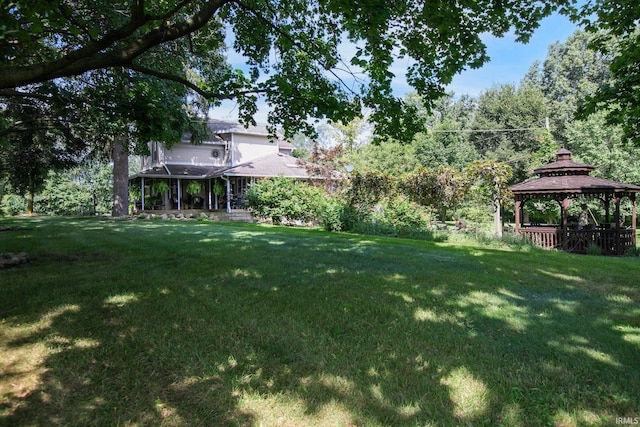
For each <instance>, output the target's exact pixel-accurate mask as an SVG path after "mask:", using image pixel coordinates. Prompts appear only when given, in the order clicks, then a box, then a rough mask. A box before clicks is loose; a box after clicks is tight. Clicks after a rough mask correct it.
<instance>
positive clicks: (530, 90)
mask: <svg viewBox="0 0 640 427" xmlns="http://www.w3.org/2000/svg"><path fill="white" fill-rule="evenodd" d="M548 114H549V107H548V104H547V101H546V99H545V97H544V96H543V94H542V91H541V90H540V88H537V87H535V86H533V85H529V84H522V85H520V86H519V87H517V88H516V87H515V86H514V85H511V84H505V85H501V86H495V87H493V88H491V89H488V90H486V91H485V92H483V93H482V94H481V95H480V98H479V99H478V110H477V112H476V115H475V118H474V122H473V127H474V130H476V131H475V132H473V133H472V134H471V136H470V138H471V142H472V143H473V144H474V145H475V147H476V149H477V151H478V153H479V155H480V157H481V158H485V159H493V160H496V161H502V162H506V161H508V162H510V163H511V164H512V168H513V169H514V179H516V180H523V179H525V178H526V177H527V176H528V174H529V171H530V169H531V160H532V158H533V153H535V152H537V151H538V150H539V149H540V148H541V140H542V139H543V138H544V137H545V135H546V134H547V131H546V130H545V129H544V125H545V118H546V117H547V116H548ZM480 130H481V131H480Z"/></svg>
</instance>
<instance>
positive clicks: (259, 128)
mask: <svg viewBox="0 0 640 427" xmlns="http://www.w3.org/2000/svg"><path fill="white" fill-rule="evenodd" d="M207 126H208V127H209V130H210V131H211V136H210V137H209V138H208V139H207V140H206V141H203V143H204V144H206V143H212V142H213V143H221V142H224V141H225V139H224V138H223V137H222V135H228V134H237V135H260V136H264V137H269V136H270V134H269V131H268V130H267V125H266V124H262V123H258V124H256V125H255V126H247V127H245V126H244V125H241V124H240V123H237V122H230V121H226V120H216V119H209V120H208V121H207ZM182 141H183V142H188V141H191V132H185V134H184V135H183V136H182Z"/></svg>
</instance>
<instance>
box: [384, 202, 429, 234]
mask: <svg viewBox="0 0 640 427" xmlns="http://www.w3.org/2000/svg"><path fill="white" fill-rule="evenodd" d="M372 220H373V222H374V223H377V224H379V225H380V226H382V229H385V228H386V229H390V230H393V231H394V233H395V234H397V235H402V236H412V235H416V234H421V233H424V232H428V231H430V229H429V228H430V227H429V225H430V223H431V215H430V213H429V212H427V210H426V209H425V208H424V207H423V206H420V205H418V204H417V203H415V202H411V201H410V200H409V199H408V197H406V196H396V197H391V198H385V199H383V200H382V201H381V202H380V204H379V205H378V206H377V207H376V209H375V210H374V212H373V215H372Z"/></svg>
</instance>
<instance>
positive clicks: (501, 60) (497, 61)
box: [210, 15, 576, 123]
mask: <svg viewBox="0 0 640 427" xmlns="http://www.w3.org/2000/svg"><path fill="white" fill-rule="evenodd" d="M575 30H576V26H575V25H574V24H572V23H571V22H570V21H569V20H568V19H567V18H566V17H564V16H560V15H553V16H550V17H548V18H545V19H544V20H542V21H541V23H540V27H539V28H537V29H536V31H535V32H534V34H533V36H532V37H531V39H530V40H529V43H527V44H522V43H517V42H516V41H515V36H514V35H513V34H508V35H506V36H505V37H503V38H496V37H493V36H486V37H483V41H484V42H485V43H486V45H487V53H488V55H489V57H490V58H491V60H490V61H489V62H488V63H486V64H485V65H484V66H483V67H482V68H479V69H476V70H465V71H463V72H461V73H460V74H459V75H457V76H456V77H454V79H453V81H452V83H451V84H450V85H449V86H448V88H447V89H448V90H449V91H451V92H454V93H455V95H456V96H460V95H470V96H473V97H476V96H478V95H479V94H480V93H481V92H482V91H484V90H486V89H489V88H491V87H492V86H494V85H500V84H507V83H511V84H515V85H517V84H519V83H520V81H521V80H522V78H523V77H524V75H525V74H526V73H527V71H528V70H529V68H530V67H531V65H532V64H533V63H534V62H535V61H536V60H538V61H541V62H542V61H544V59H545V58H546V56H547V53H548V49H549V46H551V45H552V44H553V43H556V42H564V41H566V40H567V39H568V38H569V36H571V34H573V33H574V31H575ZM228 60H229V62H230V63H231V64H232V65H234V66H236V67H240V68H246V67H243V66H241V64H242V57H241V56H240V55H238V54H236V53H234V52H229V56H228ZM405 66H406V65H405ZM403 69H404V66H403V64H402V63H396V64H394V67H393V72H394V73H395V74H396V78H395V80H394V94H395V95H396V96H398V97H403V96H404V95H405V94H406V93H407V92H410V91H411V90H412V89H411V88H410V87H409V86H408V85H407V84H406V80H405V78H404V72H403ZM210 115H211V116H212V117H215V118H217V119H223V120H237V109H236V108H235V103H234V102H233V101H226V102H224V103H223V105H222V106H221V107H219V108H216V109H215V110H213V111H212V112H211V113H210ZM266 117H267V108H266V105H264V104H263V105H260V106H259V111H258V114H257V115H256V116H255V119H256V121H257V122H258V123H266V121H267V118H266Z"/></svg>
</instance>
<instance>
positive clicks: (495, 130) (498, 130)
mask: <svg viewBox="0 0 640 427" xmlns="http://www.w3.org/2000/svg"><path fill="white" fill-rule="evenodd" d="M529 130H549V117H545V120H544V127H535V128H515V129H513V128H512V129H439V130H434V129H432V130H431V132H433V133H460V132H463V133H473V132H523V131H529Z"/></svg>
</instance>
